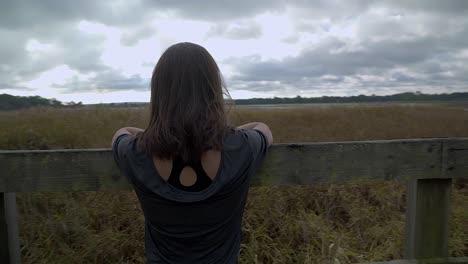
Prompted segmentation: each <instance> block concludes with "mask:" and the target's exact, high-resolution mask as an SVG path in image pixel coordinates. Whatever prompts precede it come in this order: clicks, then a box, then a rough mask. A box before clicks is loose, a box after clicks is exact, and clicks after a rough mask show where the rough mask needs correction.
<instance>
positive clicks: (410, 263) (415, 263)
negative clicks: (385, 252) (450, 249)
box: [362, 257, 468, 264]
mask: <svg viewBox="0 0 468 264" xmlns="http://www.w3.org/2000/svg"><path fill="white" fill-rule="evenodd" d="M362 264H363V263H362ZM367 264H468V257H459V258H433V259H417V260H416V259H412V260H404V259H399V260H392V261H382V262H367Z"/></svg>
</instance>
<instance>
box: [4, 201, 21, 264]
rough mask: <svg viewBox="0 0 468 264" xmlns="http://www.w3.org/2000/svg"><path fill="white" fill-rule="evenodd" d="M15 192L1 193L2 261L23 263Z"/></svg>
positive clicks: (12, 263) (13, 263) (11, 263)
mask: <svg viewBox="0 0 468 264" xmlns="http://www.w3.org/2000/svg"><path fill="white" fill-rule="evenodd" d="M16 214H17V212H16V195H15V193H0V263H10V264H19V263H21V255H20V243H19V236H18V222H17V217H16Z"/></svg>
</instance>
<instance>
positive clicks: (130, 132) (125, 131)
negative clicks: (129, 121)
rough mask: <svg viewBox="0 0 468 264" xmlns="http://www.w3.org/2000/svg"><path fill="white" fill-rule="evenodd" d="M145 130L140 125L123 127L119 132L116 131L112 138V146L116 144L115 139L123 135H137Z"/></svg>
mask: <svg viewBox="0 0 468 264" xmlns="http://www.w3.org/2000/svg"><path fill="white" fill-rule="evenodd" d="M143 131H144V130H143V129H141V128H138V127H122V128H121V129H119V130H117V132H115V134H114V137H113V138H112V143H111V146H114V142H115V140H116V139H117V138H118V137H119V136H121V135H135V134H137V133H140V132H143Z"/></svg>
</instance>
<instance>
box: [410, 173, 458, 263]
mask: <svg viewBox="0 0 468 264" xmlns="http://www.w3.org/2000/svg"><path fill="white" fill-rule="evenodd" d="M451 188H452V179H412V180H410V181H409V182H408V194H407V199H408V200H407V208H406V235H405V236H406V239H405V251H404V258H405V259H420V258H443V257H448V223H449V218H450V192H451Z"/></svg>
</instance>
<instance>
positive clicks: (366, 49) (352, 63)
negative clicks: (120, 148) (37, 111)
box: [0, 0, 468, 100]
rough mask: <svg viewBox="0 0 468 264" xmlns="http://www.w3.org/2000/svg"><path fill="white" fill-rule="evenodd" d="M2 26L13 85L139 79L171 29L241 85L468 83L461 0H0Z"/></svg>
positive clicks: (38, 87) (461, 86)
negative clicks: (198, 46)
mask: <svg viewBox="0 0 468 264" xmlns="http://www.w3.org/2000/svg"><path fill="white" fill-rule="evenodd" d="M0 37H1V39H2V41H1V42H0V89H3V90H7V91H17V93H18V94H21V93H24V94H26V93H36V94H43V95H45V96H49V97H50V96H53V97H57V98H60V94H65V93H76V94H79V93H86V94H89V93H92V92H112V91H129V90H137V91H147V90H148V85H149V78H150V75H151V71H152V67H153V66H154V65H155V63H156V61H157V59H158V57H159V56H160V54H161V53H162V52H163V51H164V49H165V48H167V47H168V46H169V45H172V44H174V43H176V42H179V41H192V42H197V43H199V44H201V45H203V46H205V47H206V48H207V49H208V50H209V51H210V52H211V53H212V54H213V56H214V57H215V59H216V60H217V61H218V63H219V64H220V67H221V69H222V70H223V73H224V75H225V78H226V80H227V85H228V88H230V90H231V91H245V94H249V93H250V94H253V93H255V94H256V95H258V94H263V95H264V96H296V95H303V96H321V95H355V94H360V93H364V94H390V93H396V92H405V91H422V92H429V93H438V92H439V93H442V92H452V91H468V85H467V83H468V65H467V61H468V1H464V0H459V1H456V0H453V1H438V0H430V1H429V0H420V1H416V0H412V1H403V0H402V1H378V2H377V1H370V0H369V1H366V0H359V1H352V2H351V1H344V0H343V1H338V0H336V1H318V0H317V1H285V0H283V1H281V0H274V1H266V0H265V1H263V0H262V1H244V0H241V1H235V2H233V1H215V2H213V1H189V2H187V1H149V0H148V1H146V0H141V1H139V2H137V1H132V4H130V2H128V1H90V0H89V1H88V0H87V1H78V2H74V3H73V5H71V4H70V3H69V2H65V1H57V0H46V1H33V0H30V1H25V0H19V1H7V2H5V1H3V2H2V3H0ZM126 99H127V100H131V98H130V99H128V98H126Z"/></svg>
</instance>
